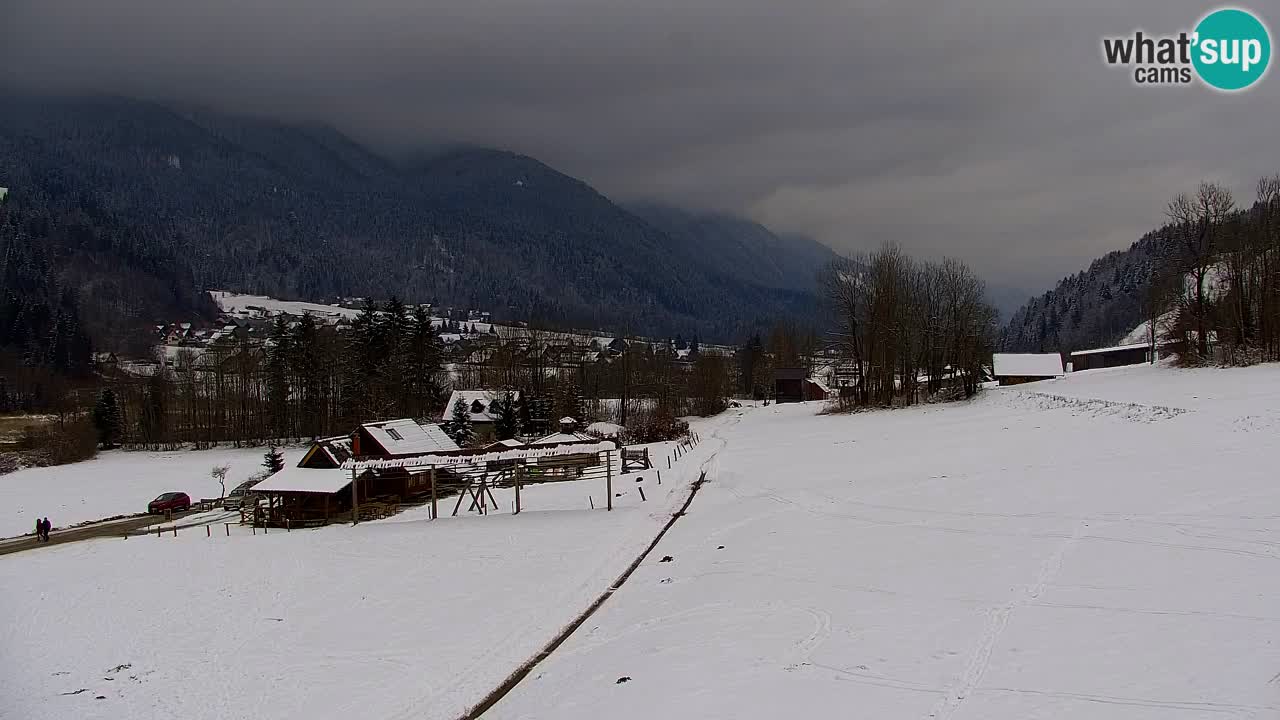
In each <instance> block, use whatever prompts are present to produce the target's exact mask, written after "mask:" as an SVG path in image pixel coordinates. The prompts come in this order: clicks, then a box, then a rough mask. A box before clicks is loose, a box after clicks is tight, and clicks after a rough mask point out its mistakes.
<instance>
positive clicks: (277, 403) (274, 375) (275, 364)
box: [267, 315, 294, 437]
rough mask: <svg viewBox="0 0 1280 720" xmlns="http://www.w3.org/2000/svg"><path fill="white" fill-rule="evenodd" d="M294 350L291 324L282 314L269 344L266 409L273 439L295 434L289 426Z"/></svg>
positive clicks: (272, 326)
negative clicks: (290, 365) (290, 363)
mask: <svg viewBox="0 0 1280 720" xmlns="http://www.w3.org/2000/svg"><path fill="white" fill-rule="evenodd" d="M291 347H292V338H291V337H290V332H289V326H288V322H287V321H286V320H285V318H284V316H283V315H277V316H276V319H275V322H274V323H272V325H271V339H270V342H269V343H268V344H267V407H268V409H269V413H270V423H271V425H270V427H271V430H270V432H271V434H272V436H273V437H289V436H292V435H293V434H294V433H293V432H292V428H291V427H290V423H289V420H290V417H289V415H290V414H289V360H290V358H291V356H292V352H291Z"/></svg>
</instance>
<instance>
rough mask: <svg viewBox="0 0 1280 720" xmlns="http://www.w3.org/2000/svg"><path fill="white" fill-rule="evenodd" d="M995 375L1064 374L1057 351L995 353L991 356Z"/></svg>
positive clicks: (1037, 375) (1053, 375) (1054, 375)
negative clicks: (1042, 352) (1043, 352)
mask: <svg viewBox="0 0 1280 720" xmlns="http://www.w3.org/2000/svg"><path fill="white" fill-rule="evenodd" d="M992 362H993V364H994V365H995V375H996V377H1057V376H1059V375H1064V374H1065V373H1064V372H1063V370H1062V358H1060V357H1059V356H1058V354H1057V353H1045V354H1036V353H996V354H995V355H994V356H992Z"/></svg>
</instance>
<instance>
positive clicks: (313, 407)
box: [289, 313, 329, 437]
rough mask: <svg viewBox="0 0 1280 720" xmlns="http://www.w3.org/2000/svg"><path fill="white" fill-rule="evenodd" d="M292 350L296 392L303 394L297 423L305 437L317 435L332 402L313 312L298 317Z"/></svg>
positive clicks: (291, 343) (290, 358) (291, 360)
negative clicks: (327, 395) (327, 387)
mask: <svg viewBox="0 0 1280 720" xmlns="http://www.w3.org/2000/svg"><path fill="white" fill-rule="evenodd" d="M289 350H290V352H289V368H290V371H291V373H292V375H293V376H294V378H295V379H296V381H297V385H298V387H297V392H296V393H295V394H296V395H298V396H299V399H298V416H297V418H296V421H295V422H296V427H297V428H298V430H299V431H300V435H302V436H303V437H314V436H316V435H319V434H321V432H322V431H323V429H324V428H325V425H326V422H325V421H326V420H327V419H328V417H329V403H328V399H327V398H326V397H325V395H326V393H325V387H326V385H325V369H324V365H323V361H322V351H321V347H320V331H319V328H318V327H317V326H316V320H315V317H313V316H312V315H311V313H304V314H303V315H302V317H301V318H300V319H299V320H298V323H297V325H296V326H295V327H294V329H293V333H292V338H291V340H290V347H289Z"/></svg>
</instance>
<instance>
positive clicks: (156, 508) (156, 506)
mask: <svg viewBox="0 0 1280 720" xmlns="http://www.w3.org/2000/svg"><path fill="white" fill-rule="evenodd" d="M190 509H191V496H190V495H187V494H186V493H182V492H168V493H165V494H163V495H161V496H160V497H158V498H156V499H155V500H152V501H151V502H149V503H147V514H148V515H156V514H161V513H164V512H165V511H166V510H172V511H174V512H180V511H182V510H190Z"/></svg>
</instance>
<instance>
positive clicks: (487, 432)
mask: <svg viewBox="0 0 1280 720" xmlns="http://www.w3.org/2000/svg"><path fill="white" fill-rule="evenodd" d="M501 396H502V393H501V391H498V390H454V391H453V394H452V395H450V396H449V402H448V403H446V404H445V406H444V410H443V411H442V412H441V413H440V421H441V422H451V421H452V420H453V406H454V404H455V403H457V402H458V400H462V402H463V404H464V405H465V406H466V408H467V415H468V417H470V419H471V431H472V433H474V434H475V438H476V442H477V443H488V442H492V441H493V440H494V439H495V438H496V437H497V435H496V433H495V432H494V427H493V421H494V420H495V417H494V414H493V403H494V401H496V400H497V399H498V398H500V397H501ZM511 397H512V399H513V400H514V401H516V402H520V392H519V391H518V390H515V391H512V393H511Z"/></svg>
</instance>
